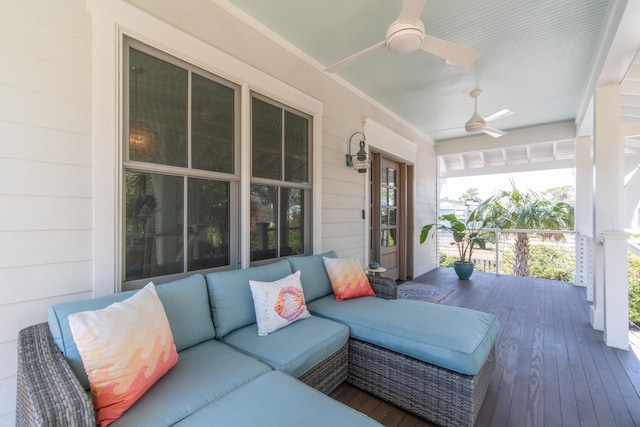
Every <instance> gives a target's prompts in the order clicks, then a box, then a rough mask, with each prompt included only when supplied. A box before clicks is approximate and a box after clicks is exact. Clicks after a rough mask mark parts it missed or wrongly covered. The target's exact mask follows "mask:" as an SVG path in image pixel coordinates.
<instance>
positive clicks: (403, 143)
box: [363, 118, 418, 277]
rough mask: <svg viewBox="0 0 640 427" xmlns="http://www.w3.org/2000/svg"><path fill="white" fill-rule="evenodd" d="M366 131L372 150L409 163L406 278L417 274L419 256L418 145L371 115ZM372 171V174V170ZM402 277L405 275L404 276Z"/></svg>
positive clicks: (368, 236) (367, 251)
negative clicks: (416, 240)
mask: <svg viewBox="0 0 640 427" xmlns="http://www.w3.org/2000/svg"><path fill="white" fill-rule="evenodd" d="M364 133H365V135H366V141H367V145H368V148H369V153H380V154H381V155H384V156H385V157H388V158H389V159H391V160H394V161H397V162H399V163H404V164H406V165H407V170H406V178H407V182H408V183H409V184H408V185H407V189H406V193H407V194H406V197H407V198H408V199H407V200H410V204H408V205H407V209H406V210H405V211H406V212H407V215H408V217H407V219H406V224H407V226H406V227H405V232H406V234H407V235H406V245H405V247H406V252H405V255H404V258H405V259H406V268H407V271H406V272H405V277H413V274H414V256H415V250H414V246H415V229H414V227H415V221H414V217H415V202H414V201H415V189H416V186H415V169H414V165H415V164H416V161H417V157H418V145H417V144H416V143H414V142H412V141H410V140H408V139H406V138H405V137H403V136H401V135H399V134H398V133H396V132H395V131H393V130H391V129H389V128H387V127H385V126H384V125H382V124H380V123H378V122H376V121H375V120H373V119H371V118H367V119H366V120H365V122H364ZM369 173H372V172H371V171H370V172H369ZM370 182H371V178H370V177H367V183H366V185H367V186H366V187H365V188H366V191H365V201H364V206H363V208H364V211H363V212H369V207H370V206H371V199H370V197H372V195H371V189H370V186H371V184H370ZM371 221H372V218H371V215H366V221H365V225H364V230H363V232H364V240H365V241H364V243H365V245H364V259H365V260H369V259H370V257H371V255H370V247H371V241H370V240H371V233H370V230H371ZM400 277H402V276H400Z"/></svg>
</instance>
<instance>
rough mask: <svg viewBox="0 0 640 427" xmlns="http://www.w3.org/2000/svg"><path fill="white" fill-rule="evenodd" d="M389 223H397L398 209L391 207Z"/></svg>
mask: <svg viewBox="0 0 640 427" xmlns="http://www.w3.org/2000/svg"><path fill="white" fill-rule="evenodd" d="M389 225H391V226H393V225H396V210H395V209H389Z"/></svg>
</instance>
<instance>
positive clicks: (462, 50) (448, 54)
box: [421, 34, 482, 68]
mask: <svg viewBox="0 0 640 427" xmlns="http://www.w3.org/2000/svg"><path fill="white" fill-rule="evenodd" d="M421 49H422V50H424V51H426V52H429V53H432V54H434V55H436V56H439V57H440V58H443V59H446V60H449V61H451V62H453V63H455V64H457V65H459V66H461V67H465V68H466V67H468V66H470V65H471V64H473V63H474V62H476V61H477V60H478V58H480V57H481V56H482V53H480V52H477V51H475V50H473V49H469V48H466V47H463V46H460V45H458V44H455V43H451V42H448V41H446V40H442V39H439V38H437V37H432V36H430V35H427V34H425V35H424V41H423V42H422V47H421Z"/></svg>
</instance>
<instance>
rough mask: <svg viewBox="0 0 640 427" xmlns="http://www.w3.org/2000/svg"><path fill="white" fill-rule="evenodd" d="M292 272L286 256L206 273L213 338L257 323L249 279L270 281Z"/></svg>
mask: <svg viewBox="0 0 640 427" xmlns="http://www.w3.org/2000/svg"><path fill="white" fill-rule="evenodd" d="M291 273H292V271H291V265H290V264H289V262H288V261H287V260H286V259H283V260H280V261H278V262H274V263H273V264H268V265H263V266H260V267H251V268H246V269H243V270H230V271H217V272H214V273H209V274H207V276H206V278H207V287H208V289H209V299H210V303H211V315H212V317H213V322H214V324H215V326H216V337H217V338H222V337H224V336H225V335H227V334H228V333H230V332H232V331H234V330H236V329H240V328H242V327H245V326H247V325H251V324H252V323H256V312H255V308H254V305H253V297H252V296H251V288H250V287H249V280H259V281H261V282H273V281H274V280H278V279H282V278H283V277H286V276H288V275H290V274H291Z"/></svg>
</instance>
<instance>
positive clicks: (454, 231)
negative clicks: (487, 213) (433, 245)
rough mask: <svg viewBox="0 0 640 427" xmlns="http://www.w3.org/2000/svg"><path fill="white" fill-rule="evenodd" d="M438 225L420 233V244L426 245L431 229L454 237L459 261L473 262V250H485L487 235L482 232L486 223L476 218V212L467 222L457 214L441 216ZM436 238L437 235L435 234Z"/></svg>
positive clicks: (432, 225) (431, 225)
mask: <svg viewBox="0 0 640 427" xmlns="http://www.w3.org/2000/svg"><path fill="white" fill-rule="evenodd" d="M438 219H439V220H440V223H438V224H427V225H425V226H423V227H422V231H421V232H420V243H421V244H422V243H424V242H425V241H426V240H427V237H428V236H429V233H430V232H431V229H432V228H434V229H435V230H444V231H446V232H448V233H450V234H451V236H453V241H454V242H455V245H456V247H457V248H458V255H459V256H458V260H459V261H462V262H467V261H471V259H472V258H471V256H472V255H473V250H474V249H475V248H476V247H478V248H480V249H484V248H485V246H486V242H487V235H486V234H487V233H486V232H484V231H483V230H482V228H484V226H485V223H484V222H483V221H481V218H479V217H477V216H476V211H473V212H471V214H470V215H469V218H467V219H466V220H464V219H460V218H458V217H457V216H456V215H455V214H447V215H441V216H440V217H439V218H438ZM434 236H435V233H434Z"/></svg>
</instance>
